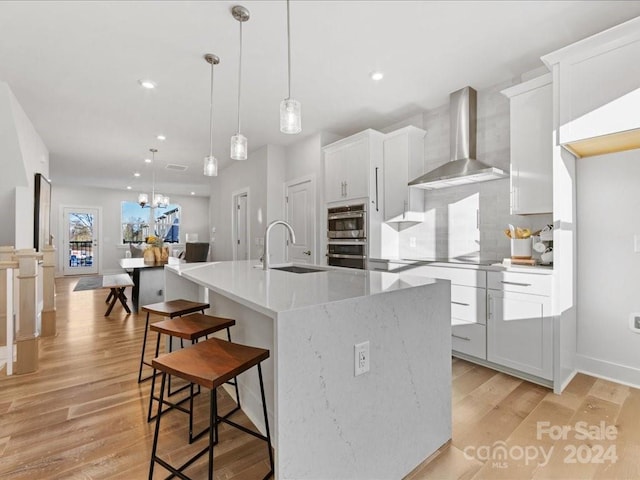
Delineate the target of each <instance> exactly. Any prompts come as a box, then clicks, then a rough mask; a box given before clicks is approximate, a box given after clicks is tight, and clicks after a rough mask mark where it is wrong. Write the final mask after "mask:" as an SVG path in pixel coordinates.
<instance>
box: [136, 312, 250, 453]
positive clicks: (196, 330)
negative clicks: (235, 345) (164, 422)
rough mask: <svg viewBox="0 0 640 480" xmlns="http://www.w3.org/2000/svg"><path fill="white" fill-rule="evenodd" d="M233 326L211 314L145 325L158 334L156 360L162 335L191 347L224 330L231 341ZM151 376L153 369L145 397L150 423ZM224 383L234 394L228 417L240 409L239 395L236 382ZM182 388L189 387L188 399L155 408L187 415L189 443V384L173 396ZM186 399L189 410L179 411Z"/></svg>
mask: <svg viewBox="0 0 640 480" xmlns="http://www.w3.org/2000/svg"><path fill="white" fill-rule="evenodd" d="M235 324H236V321H235V320H233V319H231V318H222V317H214V316H211V315H205V314H203V313H192V314H190V315H185V316H183V317H175V318H170V319H167V320H162V321H160V322H155V323H152V324H151V325H150V326H149V329H150V330H151V331H152V332H157V334H158V338H157V341H156V355H155V356H156V357H157V356H158V354H159V353H160V337H161V336H162V335H163V334H164V335H169V336H170V337H177V338H180V341H181V342H182V340H190V341H191V344H192V345H193V344H195V343H196V342H197V341H198V340H200V339H201V338H203V337H207V335H210V334H212V333H215V332H218V331H221V330H225V329H226V330H227V339H228V340H229V341H231V330H230V327H232V326H234V325H235ZM155 377H156V376H155V370H154V375H153V377H152V379H151V393H150V395H149V412H148V414H147V421H148V422H150V421H151V420H153V419H154V418H155V416H152V411H153V401H154V400H155V401H159V400H160V399H159V397H157V396H156V395H155V385H156V378H155ZM228 383H230V384H231V385H233V386H234V388H235V391H236V407H235V408H234V409H233V410H232V411H231V412H229V414H231V413H233V412H235V411H236V410H239V409H240V392H239V391H238V382H237V380H234V381H229V382H228ZM186 387H189V388H190V393H189V396H188V397H185V398H184V399H182V400H180V401H178V402H173V403H172V402H168V401H167V400H165V401H164V404H166V405H169V408H168V409H166V410H160V409H159V411H160V414H162V413H164V412H166V411H168V410H171V409H174V408H175V409H177V410H180V411H181V412H184V413H188V414H189V443H191V442H193V441H194V440H195V439H196V438H197V437H194V436H193V396H194V393H193V383H189V385H186V386H185V387H182V388H180V389H178V390H176V391H175V392H173V393H177V392H179V391H180V390H182V389H184V388H186ZM168 390H170V389H168ZM198 393H200V386H198ZM168 395H169V396H171V395H172V393H171V392H170V391H169V394H168ZM187 400H189V409H186V408H183V407H182V406H181V404H182V403H184V402H186V401H187Z"/></svg>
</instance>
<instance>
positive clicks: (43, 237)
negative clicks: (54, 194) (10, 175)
mask: <svg viewBox="0 0 640 480" xmlns="http://www.w3.org/2000/svg"><path fill="white" fill-rule="evenodd" d="M33 205H34V215H33V248H35V249H36V251H37V252H41V251H42V249H43V247H44V246H45V245H47V244H48V243H49V234H50V232H51V228H50V227H51V225H50V216H51V183H50V182H49V180H47V177H45V176H44V175H42V174H41V173H36V184H35V197H34V202H33Z"/></svg>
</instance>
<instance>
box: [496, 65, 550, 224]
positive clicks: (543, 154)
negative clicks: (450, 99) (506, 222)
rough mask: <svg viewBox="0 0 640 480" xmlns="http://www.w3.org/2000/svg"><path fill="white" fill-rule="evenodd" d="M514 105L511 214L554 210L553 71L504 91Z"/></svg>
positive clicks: (512, 110)
mask: <svg viewBox="0 0 640 480" xmlns="http://www.w3.org/2000/svg"><path fill="white" fill-rule="evenodd" d="M502 93H503V94H504V95H505V96H507V97H508V98H509V99H510V104H511V105H510V106H511V116H510V119H511V121H510V124H511V177H510V178H511V213H512V214H516V215H528V214H539V213H551V212H552V211H553V175H552V169H553V163H552V160H553V90H552V81H551V74H550V73H549V74H546V75H543V76H541V77H538V78H534V79H532V80H529V81H527V82H524V83H521V84H519V85H515V86H513V87H511V88H508V89H506V90H503V91H502Z"/></svg>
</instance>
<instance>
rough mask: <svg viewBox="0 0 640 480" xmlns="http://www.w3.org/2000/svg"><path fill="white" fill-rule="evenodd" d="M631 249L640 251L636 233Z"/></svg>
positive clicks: (639, 241) (639, 237)
mask: <svg viewBox="0 0 640 480" xmlns="http://www.w3.org/2000/svg"><path fill="white" fill-rule="evenodd" d="M633 251H634V252H635V253H640V234H638V233H636V234H635V235H634V236H633Z"/></svg>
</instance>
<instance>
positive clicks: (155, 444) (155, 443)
mask: <svg viewBox="0 0 640 480" xmlns="http://www.w3.org/2000/svg"><path fill="white" fill-rule="evenodd" d="M153 379H154V380H155V376H154V377H153ZM166 379H167V374H166V373H164V372H162V381H161V382H160V403H159V404H158V413H157V415H156V428H155V432H154V434H153V446H152V447H151V464H150V465H149V480H153V467H154V466H155V464H156V451H157V448H158V435H159V433H160V417H162V415H160V409H161V408H162V401H163V400H164V384H165V381H166Z"/></svg>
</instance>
